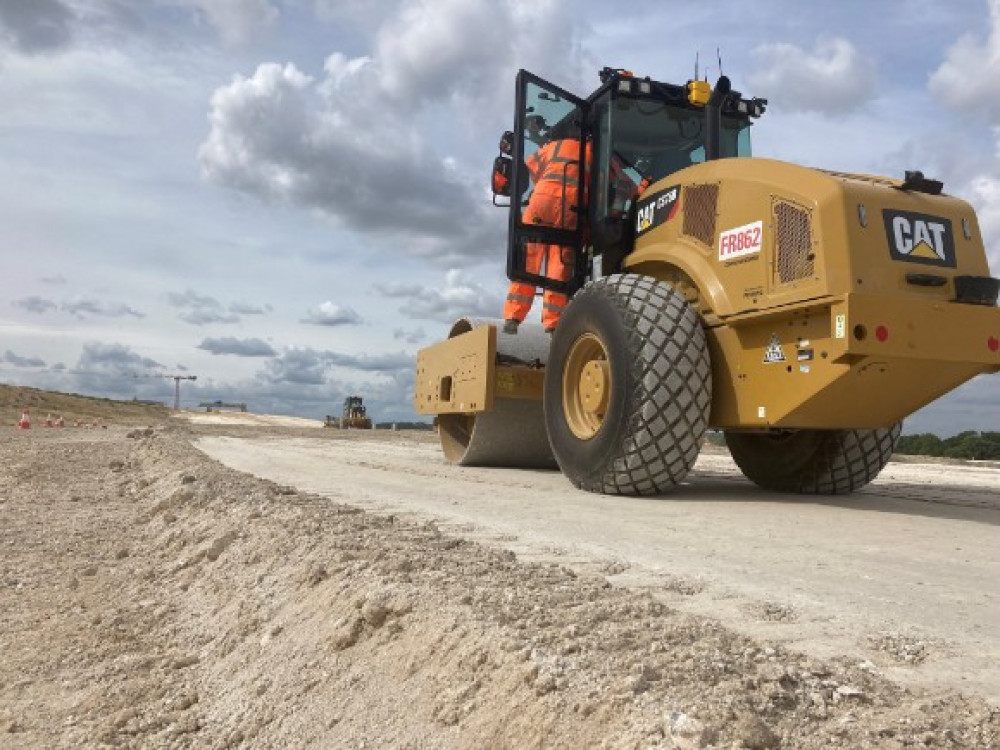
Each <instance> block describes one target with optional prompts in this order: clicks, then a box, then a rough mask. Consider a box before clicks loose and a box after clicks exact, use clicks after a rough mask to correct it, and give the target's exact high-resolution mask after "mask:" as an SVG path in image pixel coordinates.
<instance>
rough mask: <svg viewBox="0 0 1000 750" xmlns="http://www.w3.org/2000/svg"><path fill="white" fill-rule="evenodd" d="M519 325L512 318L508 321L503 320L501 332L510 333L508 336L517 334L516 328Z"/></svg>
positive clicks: (517, 321)
mask: <svg viewBox="0 0 1000 750" xmlns="http://www.w3.org/2000/svg"><path fill="white" fill-rule="evenodd" d="M520 324H521V321H519V320H514V319H513V318H510V319H509V320H505V321H504V322H503V332H504V333H510V334H514V333H517V327H518V326H519V325H520Z"/></svg>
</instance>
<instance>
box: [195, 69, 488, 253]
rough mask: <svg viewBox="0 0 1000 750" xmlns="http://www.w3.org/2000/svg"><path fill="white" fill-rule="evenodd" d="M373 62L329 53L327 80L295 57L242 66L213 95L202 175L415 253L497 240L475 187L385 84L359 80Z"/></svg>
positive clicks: (472, 248) (476, 248) (465, 248)
mask: <svg viewBox="0 0 1000 750" xmlns="http://www.w3.org/2000/svg"><path fill="white" fill-rule="evenodd" d="M366 71H367V66H365V65H363V64H358V63H357V62H356V61H347V60H344V59H342V58H338V59H334V58H331V60H329V61H328V65H327V77H326V78H325V79H324V81H323V82H322V84H320V85H317V84H316V83H315V82H314V80H313V79H312V78H311V77H310V76H307V75H305V74H304V73H302V72H301V71H299V70H298V69H297V68H296V67H295V66H294V65H291V64H288V65H284V66H280V65H276V64H273V63H267V64H264V65H261V66H259V67H258V68H257V71H256V73H255V74H254V75H253V76H252V77H250V78H243V77H239V76H238V77H237V78H236V79H235V80H234V81H233V82H232V83H231V84H229V85H228V86H225V87H223V88H220V89H218V90H217V91H216V92H215V94H214V95H213V97H212V111H211V114H210V116H209V119H210V121H211V124H212V129H211V132H210V134H209V136H208V139H207V140H206V141H205V142H204V143H203V144H202V146H201V149H200V150H199V158H200V160H201V165H202V174H203V176H204V177H205V178H206V179H207V180H209V181H211V182H215V183H217V184H220V185H224V186H227V187H230V188H233V189H235V190H238V191H240V192H244V193H248V194H251V195H254V196H256V197H258V198H261V199H263V200H269V201H270V200H278V201H283V202H288V203H291V204H294V205H298V206H301V207H305V208H313V209H318V210H319V211H320V212H322V213H323V214H324V215H326V216H328V217H330V218H332V219H334V220H335V221H337V222H338V223H339V224H341V225H343V226H345V227H347V228H349V229H351V230H354V231H356V232H359V233H361V234H371V235H380V236H385V237H392V238H394V239H396V240H397V241H398V244H399V246H400V247H401V248H403V249H404V250H406V251H408V252H411V253H413V254H416V255H424V256H428V255H429V256H433V257H438V258H439V257H442V256H445V257H452V258H453V257H455V256H462V255H474V254H477V253H482V252H484V248H486V247H489V246H490V244H493V245H494V246H495V244H496V242H497V237H498V235H499V232H500V225H499V222H498V221H497V218H498V217H497V216H496V215H495V214H491V213H489V212H488V211H487V209H486V206H485V205H484V204H482V203H481V202H479V201H478V200H477V199H478V191H477V190H476V186H474V185H471V184H466V183H465V182H463V181H462V180H461V179H460V178H459V177H457V176H456V175H455V174H454V173H453V172H452V171H451V170H449V169H447V168H446V166H445V163H444V161H443V159H441V158H440V157H437V156H436V155H435V154H433V153H432V151H431V150H430V148H429V146H428V144H427V143H425V142H424V141H422V140H421V139H420V137H419V136H418V135H417V134H416V131H415V130H414V129H413V128H412V126H411V125H410V124H409V123H407V122H406V119H408V118H406V119H404V118H403V117H402V116H401V113H398V112H393V111H392V110H391V109H389V108H384V109H383V108H381V107H380V106H378V105H379V103H380V101H381V100H380V99H379V96H378V91H377V90H372V89H371V88H370V87H369V89H368V91H367V92H364V91H359V90H357V89H358V86H359V83H360V82H361V80H362V79H365V78H367V77H368V73H367V72H366ZM369 83H372V84H375V83H376V82H375V81H374V80H369ZM361 88H362V89H363V88H364V87H363V86H362V87H361ZM366 102H367V104H366ZM373 103H374V104H373Z"/></svg>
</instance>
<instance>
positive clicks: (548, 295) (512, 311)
mask: <svg viewBox="0 0 1000 750" xmlns="http://www.w3.org/2000/svg"><path fill="white" fill-rule="evenodd" d="M566 198H567V200H566V201H565V204H564V201H563V196H562V195H553V194H549V193H542V192H537V191H536V193H535V194H534V195H532V197H531V200H530V201H529V202H528V206H527V207H526V208H525V210H524V215H523V221H524V222H525V223H526V224H529V223H530V224H543V225H547V226H552V227H565V226H567V225H569V224H573V225H575V223H576V215H575V214H573V213H571V214H570V215H569V216H568V217H567V216H564V215H563V214H564V212H565V211H566V210H567V206H575V205H576V191H575V190H572V191H566ZM525 256H526V257H525V268H524V270H525V271H527V272H528V273H532V274H536V275H538V276H543V275H544V276H546V277H547V278H550V279H556V280H557V281H568V280H569V278H570V276H572V274H573V265H572V264H573V260H572V259H573V250H572V248H569V247H563V246H561V245H544V244H541V243H539V242H529V243H528V244H527V246H526V247H525ZM567 258H568V259H569V261H568V262H567V261H566V260H565V259H567ZM543 265H544V267H545V268H544V273H543V269H542V266H543ZM534 299H535V287H533V286H532V285H531V284H525V283H523V282H520V281H513V282H511V284H510V289H509V290H508V292H507V301H506V302H505V303H504V306H503V317H504V319H505V320H516V321H518V322H522V321H523V320H524V319H525V318H526V317H527V316H528V311H530V310H531V303H532V302H533V301H534ZM568 303H569V299H568V298H567V297H566V295H565V294H561V293H559V292H553V291H550V290H548V289H546V290H545V291H544V293H543V294H542V325H543V326H545V327H546V328H555V326H556V323H558V322H559V317H560V316H561V315H562V311H563V310H564V309H565V308H566V305H567V304H568Z"/></svg>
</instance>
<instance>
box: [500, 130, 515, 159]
mask: <svg viewBox="0 0 1000 750" xmlns="http://www.w3.org/2000/svg"><path fill="white" fill-rule="evenodd" d="M513 150H514V134H513V133H512V132H511V131H509V130H505V131H504V134H503V135H502V136H500V153H501V154H509V153H510V152H511V151H513Z"/></svg>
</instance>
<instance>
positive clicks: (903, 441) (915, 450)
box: [896, 430, 1000, 461]
mask: <svg viewBox="0 0 1000 750" xmlns="http://www.w3.org/2000/svg"><path fill="white" fill-rule="evenodd" d="M896 453H902V454H905V455H910V456H942V457H944V458H971V459H976V460H978V461H988V460H992V461H1000V432H976V431H975V430H968V431H966V432H960V433H958V434H957V435H953V436H952V437H950V438H944V439H942V438H939V437H938V436H937V435H934V434H932V433H930V432H923V433H920V434H919V435H903V436H902V437H901V438H900V439H899V444H898V445H897V446H896Z"/></svg>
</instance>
